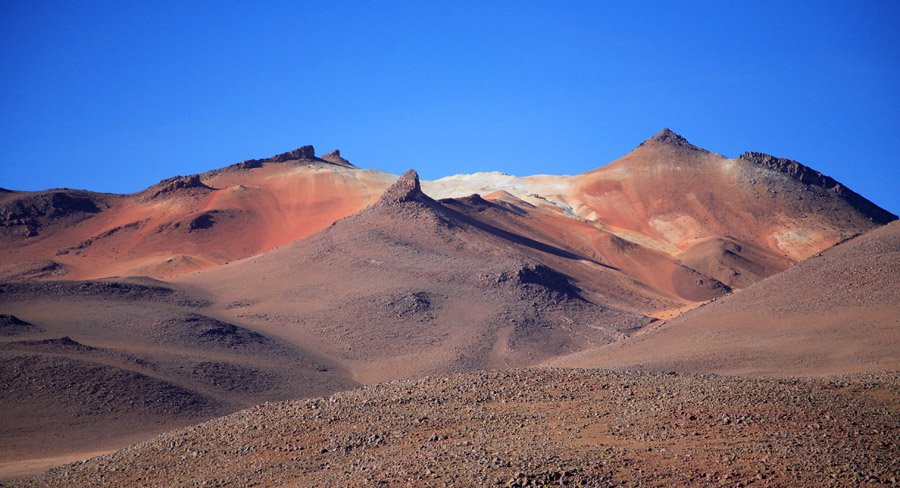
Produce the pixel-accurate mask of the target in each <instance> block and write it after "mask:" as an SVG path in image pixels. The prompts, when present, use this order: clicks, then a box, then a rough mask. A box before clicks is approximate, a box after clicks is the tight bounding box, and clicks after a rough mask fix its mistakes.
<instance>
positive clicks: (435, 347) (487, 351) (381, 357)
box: [177, 171, 669, 382]
mask: <svg viewBox="0 0 900 488" xmlns="http://www.w3.org/2000/svg"><path fill="white" fill-rule="evenodd" d="M450 203H451V202H443V203H442V202H437V201H435V200H433V199H431V198H429V197H428V196H426V195H425V194H424V193H422V192H421V190H420V187H419V180H418V176H417V175H416V174H415V172H413V171H410V172H409V173H407V174H405V175H404V176H403V177H401V178H400V179H399V180H398V181H397V182H396V183H395V184H394V185H393V186H392V187H391V188H389V189H388V190H387V191H386V192H385V194H384V195H383V196H382V197H381V199H380V200H379V201H378V202H376V203H375V204H374V205H372V206H371V207H369V208H368V209H366V210H364V211H362V212H360V213H358V214H355V215H353V216H351V217H348V218H346V219H343V220H341V221H339V222H337V223H335V224H334V225H333V226H331V227H330V228H328V229H325V230H323V231H322V232H320V233H318V234H316V235H313V236H311V237H310V238H308V239H305V240H303V241H299V242H297V243H294V244H291V245H290V246H285V247H282V248H280V249H276V250H273V251H270V252H268V253H265V254H263V255H260V256H256V257H253V258H249V259H246V260H242V261H238V262H234V263H231V264H228V265H225V266H221V267H218V268H213V269H210V270H206V271H202V272H198V273H194V274H191V275H186V276H183V277H180V278H178V279H177V282H178V283H181V284H183V285H185V286H188V287H192V288H197V289H204V290H209V292H210V293H211V297H212V300H213V301H214V302H215V303H217V304H220V305H221V304H228V303H232V302H241V306H240V307H237V308H233V309H232V310H230V311H225V312H223V313H230V314H231V316H232V317H233V318H234V320H240V321H243V323H246V324H248V325H250V326H252V327H254V328H256V329H258V330H262V331H266V332H268V333H271V334H275V335H278V336H280V337H282V338H284V339H285V340H288V341H290V342H294V343H297V344H304V345H307V347H312V348H313V349H315V350H317V351H320V352H322V353H323V354H326V355H328V356H330V357H333V358H334V359H335V360H336V361H338V362H340V363H342V364H344V365H346V366H347V367H348V368H349V369H350V370H351V371H352V372H353V373H354V375H355V377H356V378H357V379H358V380H360V381H363V382H373V381H383V380H387V379H393V378H398V377H408V376H413V375H419V374H423V373H435V372H452V371H462V370H473V369H479V368H491V367H507V366H514V365H527V364H533V363H534V362H535V361H538V360H540V359H542V358H547V357H551V356H554V355H557V354H560V353H563V352H572V351H576V350H580V349H582V348H584V347H585V346H586V345H588V344H598V345H599V344H604V343H608V342H610V341H613V340H616V339H619V338H621V337H624V336H625V334H627V333H628V332H630V331H632V330H635V329H637V328H640V327H641V326H643V325H645V324H646V323H648V322H649V319H648V318H647V317H645V316H644V315H643V314H641V313H640V312H639V310H640V309H641V308H642V307H646V308H653V307H654V306H659V307H666V306H668V305H669V302H668V301H665V300H664V299H661V298H658V297H656V296H655V294H653V293H652V292H651V291H649V290H643V289H642V288H641V287H638V286H635V285H634V283H633V281H632V280H631V279H630V278H629V277H627V276H626V275H624V274H622V273H620V272H618V271H616V270H614V269H612V268H609V267H607V266H605V265H603V264H602V263H597V262H594V261H592V260H590V259H588V258H585V257H584V256H580V255H577V254H574V253H572V252H569V251H567V250H564V249H560V248H556V247H554V246H552V245H549V244H545V243H541V242H538V241H535V240H531V239H529V238H527V237H525V236H522V235H521V234H515V233H512V232H509V231H506V230H503V229H500V228H496V227H494V226H492V225H491V224H490V223H489V222H488V221H486V220H477V218H476V217H473V216H471V215H468V214H466V213H463V212H461V211H459V210H457V209H455V206H454V205H451V204H450ZM461 205H464V204H461ZM657 302H660V303H657Z"/></svg>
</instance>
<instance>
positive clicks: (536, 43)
mask: <svg viewBox="0 0 900 488" xmlns="http://www.w3.org/2000/svg"><path fill="white" fill-rule="evenodd" d="M898 53H900V2H897V1H894V0H889V1H883V2H867V1H859V2H855V1H854V2H827V1H822V2H783V1H778V2H767V1H747V2H741V1H711V2H685V3H682V2H622V1H616V2H612V1H609V2H604V1H588V2H526V1H510V2H492V1H487V2H485V1H477V2H464V1H453V2H412V1H410V2H400V1H379V2H325V1H315V2H284V3H276V2H227V1H216V2H188V1H178V2H171V3H168V2H162V1H154V2H96V3H95V2H90V1H78V2H42V1H38V0H29V1H7V2H2V4H0V59H2V65H0V66H2V68H0V69H2V72H0V104H2V106H3V117H2V120H0V186H2V187H6V188H13V189H29V190H34V189H42V188H48V187H71V188H88V189H93V190H99V191H114V192H132V191H136V190H139V189H141V188H144V187H146V186H149V185H151V184H153V183H155V182H156V181H158V180H160V179H163V178H165V177H168V176H172V175H175V174H187V173H193V172H199V171H203V170H207V169H212V168H216V167H220V166H224V165H226V164H230V163H233V162H236V161H240V160H244V159H249V158H255V157H265V156H269V155H272V154H274V153H278V152H283V151H286V150H289V149H292V148H295V147H297V146H300V145H304V144H313V145H315V146H316V149H317V150H318V151H319V152H320V153H324V152H326V151H328V150H330V149H332V148H335V147H339V148H341V150H342V152H343V153H344V154H345V156H346V157H348V158H349V159H350V160H351V161H353V162H354V163H356V164H357V165H359V166H363V167H369V168H377V169H382V170H386V171H391V172H395V173H399V172H402V171H403V170H405V169H407V168H410V167H413V168H416V169H418V170H419V172H420V173H421V174H422V175H423V177H426V178H436V177H440V176H445V175H449V174H455V173H464V172H472V171H479V170H501V171H506V172H508V173H512V174H520V175H524V174H532V173H578V172H582V171H586V170H589V169H593V168H595V167H598V166H601V165H603V164H605V163H607V162H609V161H611V160H613V159H615V158H617V157H619V156H621V155H622V154H624V153H625V152H627V151H628V150H630V149H632V148H633V147H634V146H635V145H637V144H638V143H639V142H641V141H642V140H643V139H646V138H647V137H650V136H651V135H653V134H654V133H655V132H657V131H658V130H659V129H661V128H662V127H666V126H667V127H671V128H672V129H673V130H675V131H676V132H679V133H680V134H682V135H684V136H685V137H687V138H688V139H689V140H690V141H691V142H693V143H695V144H697V145H700V146H703V147H706V148H708V149H710V150H713V151H716V152H720V153H723V154H725V155H728V156H736V155H737V154H739V153H741V152H743V151H745V150H756V151H763V152H768V153H771V154H775V155H779V156H784V157H789V158H792V159H796V160H799V161H801V162H803V163H805V164H807V165H809V166H812V167H814V168H816V169H818V170H820V171H822V172H824V173H826V174H828V175H830V176H833V177H835V178H837V179H838V180H840V181H842V182H844V183H845V184H847V185H848V186H850V187H851V188H853V189H855V190H857V191H858V192H860V193H862V194H863V195H865V196H866V197H868V198H870V199H872V200H873V201H875V202H876V203H878V204H880V205H881V206H883V207H885V208H887V209H888V210H891V211H893V212H894V213H897V212H900V178H898V172H900V170H898V168H900V137H898V132H900V108H898V107H900V55H898Z"/></svg>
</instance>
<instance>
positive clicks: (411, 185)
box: [379, 169, 427, 203]
mask: <svg viewBox="0 0 900 488" xmlns="http://www.w3.org/2000/svg"><path fill="white" fill-rule="evenodd" d="M423 197H425V194H424V193H422V186H421V185H420V183H419V173H417V172H416V170H414V169H411V170H409V171H407V172H406V173H403V175H402V176H400V179H398V180H397V181H396V182H395V183H394V184H393V185H391V187H390V188H388V189H387V191H385V192H384V195H382V196H381V200H379V202H381V203H402V202H412V201H416V200H422V198H423ZM425 198H427V197H425Z"/></svg>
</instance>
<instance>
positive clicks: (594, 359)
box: [551, 222, 900, 376]
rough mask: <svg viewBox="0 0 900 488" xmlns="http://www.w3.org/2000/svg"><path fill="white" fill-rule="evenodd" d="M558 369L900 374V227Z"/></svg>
mask: <svg viewBox="0 0 900 488" xmlns="http://www.w3.org/2000/svg"><path fill="white" fill-rule="evenodd" d="M551 362H552V363H553V364H555V365H565V366H580V367H616V368H649V369H676V370H682V371H708V372H720V373H729V374H752V375H766V376H785V375H821V374H835V373H846V372H855V371H883V370H896V369H898V368H900V222H894V223H892V224H889V225H886V226H884V227H881V228H878V229H875V230H873V231H871V232H869V233H867V234H864V235H862V236H859V237H857V238H855V239H852V240H850V241H848V242H845V243H842V244H840V245H838V246H835V247H834V248H832V249H829V250H827V251H825V252H823V253H821V254H820V255H817V256H814V257H812V258H810V259H808V260H806V261H804V262H802V263H800V264H798V265H796V266H794V267H792V268H790V269H788V270H787V271H784V272H782V273H780V274H777V275H775V276H772V277H769V278H767V279H765V280H762V281H760V282H758V283H756V284H754V285H752V286H750V287H748V288H747V289H746V290H743V291H741V292H740V293H736V294H734V295H730V296H727V297H723V298H720V299H718V300H716V301H714V302H713V303H709V304H707V305H705V306H703V307H700V308H698V309H695V310H692V311H690V312H687V313H685V314H683V315H680V316H678V317H676V318H674V319H672V320H669V321H667V322H665V323H663V324H661V325H658V326H656V327H653V330H651V331H648V332H646V333H644V334H641V335H639V336H637V337H633V338H631V339H629V340H627V341H623V342H621V343H617V344H615V345H611V346H609V347H604V348H599V349H597V350H594V351H588V352H584V353H579V354H575V355H572V356H569V357H564V358H561V359H557V360H553V361H551Z"/></svg>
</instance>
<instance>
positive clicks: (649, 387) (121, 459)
mask: <svg viewBox="0 0 900 488" xmlns="http://www.w3.org/2000/svg"><path fill="white" fill-rule="evenodd" d="M898 412H900V373H884V374H876V375H865V376H846V377H831V378H825V379H746V378H729V377H721V376H712V375H682V374H674V373H668V374H666V373H644V372H610V371H602V370H576V369H537V370H514V371H505V372H480V373H471V374H464V375H456V376H450V377H430V378H424V379H420V380H414V381H402V382H392V383H387V384H382V385H377V386H372V387H366V388H362V389H358V390H352V391H348V392H343V393H338V394H335V395H333V396H331V397H329V398H318V399H311V400H303V401H293V402H281V403H270V404H265V405H261V406H257V407H254V408H251V409H248V410H244V411H241V412H238V413H235V414H233V415H230V416H227V417H223V418H219V419H216V420H212V421H209V422H206V423H203V424H200V425H197V426H194V427H190V428H187V429H183V430H179V431H175V432H171V433H167V434H164V435H161V436H159V437H156V438H154V439H151V440H149V441H147V442H143V443H140V444H136V445H134V446H132V447H129V448H126V449H123V450H121V451H118V452H115V453H112V454H110V455H107V456H103V457H98V458H94V459H91V460H88V461H84V462H81V463H76V464H70V465H67V466H63V467H59V468H54V469H52V470H50V471H48V472H46V473H44V474H43V475H41V476H39V477H36V478H33V479H28V480H22V481H18V482H13V483H12V484H11V486H278V485H289V486H381V485H385V486H406V485H413V486H429V485H433V486H446V485H453V486H544V485H564V486H621V485H625V486H673V485H680V486H722V485H725V486H861V485H862V486H865V485H880V484H896V482H897V480H898V478H900V456H898V434H900V429H898V420H900V415H898Z"/></svg>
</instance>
